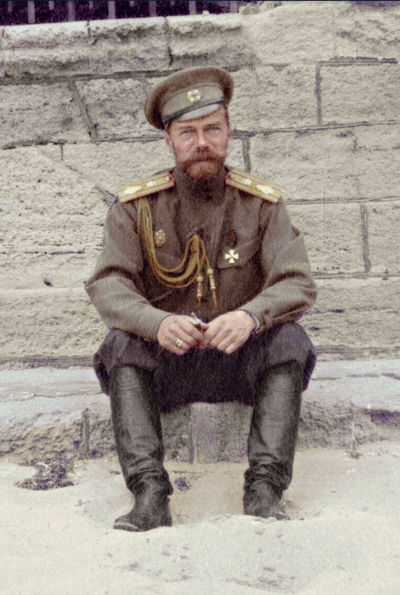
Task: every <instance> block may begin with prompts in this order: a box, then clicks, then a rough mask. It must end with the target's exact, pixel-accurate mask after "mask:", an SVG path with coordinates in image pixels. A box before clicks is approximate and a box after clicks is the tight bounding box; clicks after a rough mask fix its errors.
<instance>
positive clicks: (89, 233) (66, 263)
mask: <svg viewBox="0 0 400 595" xmlns="http://www.w3.org/2000/svg"><path fill="white" fill-rule="evenodd" d="M52 149H55V150H56V151H57V154H58V155H59V151H58V149H57V148H55V147H52ZM0 164H1V167H0V184H1V187H2V188H3V191H5V192H4V199H3V200H2V205H1V210H2V213H1V217H2V223H3V225H2V232H1V236H0V240H1V241H0V251H1V253H2V258H1V261H0V282H1V287H2V288H3V289H6V288H9V289H12V288H16V289H17V288H20V289H24V288H25V289H27V288H43V287H45V286H46V285H47V286H48V287H82V284H83V282H84V280H85V279H86V278H87V277H88V275H89V273H90V272H91V270H92V268H93V266H94V262H95V259H96V257H97V254H98V251H99V248H100V245H101V241H102V226H103V221H104V217H105V214H106V211H107V205H106V204H105V203H104V202H103V200H102V196H101V194H100V193H99V192H98V191H96V190H94V189H93V183H92V182H90V181H86V180H85V179H83V178H82V177H81V176H79V175H78V174H76V173H75V172H73V171H71V170H70V169H68V168H66V167H65V166H64V165H63V164H62V163H61V162H58V161H54V159H52V158H49V157H48V156H47V155H44V154H43V153H42V152H41V151H40V150H39V149H38V148H36V147H29V148H19V149H14V150H8V151H0Z"/></svg>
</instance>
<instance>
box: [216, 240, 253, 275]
mask: <svg viewBox="0 0 400 595" xmlns="http://www.w3.org/2000/svg"><path fill="white" fill-rule="evenodd" d="M259 248H260V240H259V239H258V238H255V239H252V240H250V241H248V242H245V243H243V244H238V245H237V246H235V247H234V248H229V246H225V248H224V249H223V250H222V252H221V254H220V256H219V258H218V268H219V269H230V268H243V267H244V266H245V265H246V264H247V263H248V262H249V260H251V258H252V257H253V256H254V255H255V254H256V252H257V251H258V249H259Z"/></svg>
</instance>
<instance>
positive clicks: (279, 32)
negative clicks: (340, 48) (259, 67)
mask: <svg viewBox="0 0 400 595" xmlns="http://www.w3.org/2000/svg"><path fill="white" fill-rule="evenodd" d="M338 4H340V3H339V2H289V3H285V4H284V5H283V6H279V7H276V8H274V9H273V10H269V11H267V12H263V13H260V14H255V15H248V16H245V17H243V22H244V25H243V28H244V31H245V35H246V37H247V40H248V44H249V46H250V47H252V48H253V51H254V54H255V59H256V61H257V62H258V63H261V64H287V63H292V62H311V63H315V62H318V61H320V60H328V59H329V58H331V57H332V56H335V49H336V48H335V41H336V40H335V18H336V15H337V14H338V13H339V12H340V7H339V6H338Z"/></svg>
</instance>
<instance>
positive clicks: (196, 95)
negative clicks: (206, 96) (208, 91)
mask: <svg viewBox="0 0 400 595" xmlns="http://www.w3.org/2000/svg"><path fill="white" fill-rule="evenodd" d="M186 97H187V100H188V102H189V103H197V102H198V101H200V100H201V93H200V91H199V90H198V89H191V90H190V91H188V92H187V94H186Z"/></svg>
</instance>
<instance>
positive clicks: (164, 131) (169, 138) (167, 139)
mask: <svg viewBox="0 0 400 595" xmlns="http://www.w3.org/2000/svg"><path fill="white" fill-rule="evenodd" d="M163 134H164V140H165V142H166V143H167V145H168V146H169V147H170V146H171V137H170V135H169V134H168V132H167V130H163Z"/></svg>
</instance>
